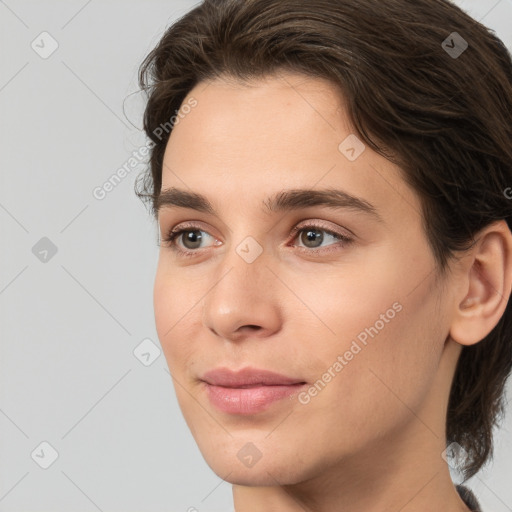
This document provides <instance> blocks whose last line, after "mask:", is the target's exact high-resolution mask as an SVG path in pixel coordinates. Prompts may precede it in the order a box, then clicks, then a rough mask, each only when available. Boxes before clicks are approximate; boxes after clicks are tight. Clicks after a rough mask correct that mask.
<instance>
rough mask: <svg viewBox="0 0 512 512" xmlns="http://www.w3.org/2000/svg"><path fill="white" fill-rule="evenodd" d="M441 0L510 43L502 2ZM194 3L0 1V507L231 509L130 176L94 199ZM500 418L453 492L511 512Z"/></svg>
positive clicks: (509, 441) (507, 427)
mask: <svg viewBox="0 0 512 512" xmlns="http://www.w3.org/2000/svg"><path fill="white" fill-rule="evenodd" d="M458 3H459V4H460V5H461V6H462V7H464V8H465V9H467V10H468V11H469V12H470V13H471V14H472V15H473V16H474V17H476V18H477V19H480V20H482V21H483V22H484V23H485V24H486V25H488V26H490V27H491V28H494V29H495V30H496V31H497V33H498V35H499V36H500V37H501V38H502V39H503V40H504V41H505V43H506V44H507V45H508V46H509V48H512V26H511V24H512V1H511V0H500V1H496V0H489V1H487V0H473V1H470V0H466V1H460V2H458ZM194 5H195V3H193V2H190V1H177V0H171V1H160V0H153V1H151V2H142V1H141V0H138V1H126V0H125V1H121V0H117V1H114V0H109V1H99V0H92V1H91V0H89V1H84V0H74V1H68V2H57V1H44V2H41V1H35V0H33V1H29V0H19V1H16V0H5V1H2V0H0V52H1V54H0V130H1V132H0V144H1V153H0V158H1V162H0V166H1V174H0V179H1V182H0V227H1V240H2V246H1V247H2V248H1V250H0V262H1V264H0V315H1V316H0V321H1V323H0V325H1V354H0V365H1V366H0V449H1V452H0V511H1V512H21V511H23V512H43V511H53V512H59V511H66V512H70V511H73V512H78V511H83V512H89V511H90V512H94V511H95V510H100V511H104V512H117V511H124V512H131V511H141V510H148V511H149V510H151V511H152V512H160V511H187V510H190V511H191V510H193V509H192V508H191V507H195V509H197V510H198V511H199V512H202V511H230V510H232V509H233V507H232V498H231V486H230V484H228V483H226V482H223V481H222V480H221V479H220V478H219V477H217V476H216V475H215V474H214V473H213V472H212V471H211V470H210V469H209V468H208V466H207V465H206V463H205V462H204V461H203V459H202V457H201V455H200V453H199V451H198V449H197V447H196V445H195V442H194V440H193V438H192V436H191V434H190V433H189V431H188V428H187V427H186V424H185V422H184V420H183V419H182V417H181V413H180V411H179V408H178V405H177V402H176V400H175V397H174V390H173V386H172V381H171V378H170V375H169V373H168V371H167V365H166V362H165V359H164V357H163V354H160V355H159V354H158V349H159V347H160V345H159V342H158V339H157V335H156V330H155V327H154V317H153V303H152V300H153V299H152V287H153V278H154V273H155V268H156V262H157V256H158V249H157V245H156V240H157V239H156V232H157V231H156V224H155V223H154V222H153V221H152V220H151V218H150V217H149V216H148V214H147V212H146V210H145V209H144V207H143V206H142V204H141V203H140V201H139V200H138V199H137V198H136V197H135V196H134V194H133V183H134V180H135V178H136V176H137V175H138V174H139V173H140V171H142V169H143V166H142V165H141V164H139V165H138V166H137V167H135V168H133V170H131V172H130V173H129V174H128V175H127V177H126V178H125V179H124V180H123V181H122V182H121V183H120V184H119V185H117V186H116V187H115V188H114V189H113V190H112V191H110V192H109V193H108V194H107V195H106V197H105V198H104V199H103V200H98V199H96V198H95V197H94V196H93V190H94V188H95V187H98V186H101V185H102V184H103V183H104V182H105V181H106V180H108V179H109V177H110V176H111V175H112V174H113V173H115V172H116V170H117V169H119V168H120V167H121V166H123V164H125V163H127V162H128V159H129V158H130V156H131V155H132V152H133V151H135V150H137V149H138V148H139V147H140V146H142V145H143V144H144V142H145V138H144V136H143V134H142V133H141V131H140V128H141V113H142V97H141V95H140V94H137V93H136V91H137V85H136V72H137V67H138V65H139V64H140V62H141V60H142V59H143V57H144V56H145V55H146V53H147V52H148V51H149V50H150V49H151V48H152V47H153V46H154V44H155V43H156V42H157V41H158V39H159V37H160V36H161V34H162V32H163V30H164V29H165V27H166V26H167V25H168V24H170V23H171V22H172V21H173V20H175V19H176V18H177V17H178V16H180V15H182V14H184V13H185V12H186V11H187V10H189V9H190V8H191V7H192V6H194ZM44 31H46V32H48V33H49V34H50V35H51V38H52V39H50V36H40V34H41V33H42V32H44ZM33 41H34V43H33V45H34V46H35V48H34V49H33V47H32V46H31V45H32V42H33ZM53 41H56V43H54V42H53ZM52 44H58V48H57V49H56V50H55V51H54V53H53V54H51V55H49V56H48V55H46V54H45V52H46V53H48V52H49V51H50V50H51V49H52V46H51V45H52ZM41 55H42V56H41ZM43 57H46V58H43ZM123 109H124V111H125V114H126V117H125V114H124V113H123ZM44 237H46V239H44V240H41V239H43V238H44ZM47 239H48V240H47ZM34 247H35V249H34ZM55 249H56V251H57V252H56V253H55V254H53V252H55ZM45 251H47V252H45ZM52 251H53V252H52ZM147 339H149V340H151V341H146V342H145V345H143V346H142V348H141V349H140V351H141V352H144V353H146V352H148V349H147V347H150V349H149V355H146V356H141V357H140V358H137V357H136V356H135V355H134V350H135V349H136V347H138V346H139V344H140V343H141V342H142V341H143V340H147ZM141 359H142V361H143V362H141ZM144 362H145V363H146V364H148V365H147V366H146V365H145V364H143V363H144ZM149 363H151V364H149ZM511 396H512V383H510V382H509V387H508V397H509V399H510V397H511ZM510 409H511V407H510V406H509V407H508V412H509V414H508V416H507V418H506V421H505V423H504V424H503V427H502V429H501V430H500V431H499V432H498V434H497V437H496V457H495V460H494V462H493V463H492V464H491V465H489V466H488V468H487V469H486V470H484V471H482V472H481V473H479V474H478V475H477V476H475V477H474V478H473V479H472V480H471V481H470V482H469V485H470V486H471V487H472V488H473V489H474V491H475V492H476V494H477V495H478V497H479V499H480V500H481V502H482V505H483V508H484V511H489V512H490V511H491V510H492V511H493V512H505V511H512V488H511V486H510V482H511V480H512V478H511V477H512V462H511V460H512V436H511V435H510V431H511V430H512V414H510ZM42 442H47V443H49V444H50V445H51V446H52V447H53V449H55V450H56V452H58V458H57V459H56V460H55V461H54V462H53V463H52V464H51V465H50V466H49V467H48V468H47V469H43V468H42V467H41V465H45V464H49V463H51V462H52V454H51V448H49V447H48V446H47V445H41V443H42ZM507 484H508V485H507Z"/></svg>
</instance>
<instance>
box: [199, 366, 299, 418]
mask: <svg viewBox="0 0 512 512" xmlns="http://www.w3.org/2000/svg"><path fill="white" fill-rule="evenodd" d="M201 380H202V381H203V383H204V385H205V391H206V394H207V396H208V399H209V400H210V403H211V404H212V405H213V406H215V407H216V408H217V409H219V410H220V411H222V412H224V413H227V414H237V415H252V414H257V413H259V412H263V411H265V410H267V409H268V408H269V407H270V406H271V405H272V404H274V403H276V402H281V403H283V399H285V398H290V397H292V396H293V395H295V394H296V393H298V392H299V391H300V389H301V388H303V387H304V386H306V382H305V381H304V380H301V379H296V378H291V377H287V376H285V375H281V374H278V373H274V372H270V371H268V370H262V369H254V368H244V369H242V370H240V371H232V370H229V369H228V368H217V369H214V370H211V371H209V372H207V373H205V374H204V375H203V377H202V378H201Z"/></svg>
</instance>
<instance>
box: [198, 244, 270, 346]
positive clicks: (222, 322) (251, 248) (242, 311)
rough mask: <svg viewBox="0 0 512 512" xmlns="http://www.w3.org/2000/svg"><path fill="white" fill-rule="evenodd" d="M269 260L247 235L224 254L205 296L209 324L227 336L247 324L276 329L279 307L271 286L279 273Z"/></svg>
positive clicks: (205, 310) (205, 320)
mask: <svg viewBox="0 0 512 512" xmlns="http://www.w3.org/2000/svg"><path fill="white" fill-rule="evenodd" d="M235 236H236V235H235ZM268 263H269V262H268V257H267V255H266V253H265V251H264V250H263V247H262V245H261V244H260V243H259V242H258V241H256V239H255V238H252V237H246V238H244V239H242V241H241V242H239V243H238V244H233V246H232V247H231V248H230V250H229V252H228V253H227V254H225V255H224V256H223V260H222V263H221V264H220V267H219V269H220V270H219V272H218V274H217V281H216V282H215V284H213V286H212V287H211V289H210V290H209V292H208V293H207V295H206V296H205V298H204V302H203V323H204V324H205V326H207V327H208V328H209V329H210V330H213V331H214V332H215V333H217V334H218V335H220V336H223V337H225V338H230V337H231V336H233V334H234V333H235V331H237V329H239V328H240V327H242V326H244V325H251V326H259V327H263V328H264V329H265V330H266V329H271V330H272V329H274V328H275V326H276V322H277V320H278V319H277V309H278V308H277V304H276V303H275V297H273V296H272V295H273V293H274V291H275V289H274V288H273V287H271V282H272V280H273V279H275V276H274V275H273V274H272V272H271V271H270V270H269V269H268V268H267V265H268Z"/></svg>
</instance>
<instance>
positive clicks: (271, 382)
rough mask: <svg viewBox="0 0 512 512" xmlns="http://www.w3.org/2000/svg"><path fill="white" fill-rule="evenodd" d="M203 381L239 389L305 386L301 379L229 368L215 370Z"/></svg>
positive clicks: (204, 377) (267, 371) (247, 369)
mask: <svg viewBox="0 0 512 512" xmlns="http://www.w3.org/2000/svg"><path fill="white" fill-rule="evenodd" d="M201 380H203V381H205V382H206V383H208V384H211V385H213V386H224V387H229V388H238V387H243V386H256V385H258V384H259V385H261V386H290V385H292V384H304V381H303V380H301V379H295V378H293V377H287V376H286V375H281V374H279V373H275V372H271V371H269V370H263V369H259V368H242V369H241V370H238V371H233V370H230V369H229V368H215V369H213V370H210V371H208V372H206V373H205V374H204V375H203V376H202V378H201Z"/></svg>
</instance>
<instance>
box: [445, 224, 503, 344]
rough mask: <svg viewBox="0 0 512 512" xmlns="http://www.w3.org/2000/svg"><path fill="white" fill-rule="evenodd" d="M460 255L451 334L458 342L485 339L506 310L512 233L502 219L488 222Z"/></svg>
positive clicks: (474, 342) (463, 342)
mask: <svg viewBox="0 0 512 512" xmlns="http://www.w3.org/2000/svg"><path fill="white" fill-rule="evenodd" d="M476 238H477V242H476V243H475V244H474V246H473V247H472V248H471V249H470V251H469V252H468V254H467V255H466V256H465V257H464V258H463V259H464V261H465V262H466V263H465V272H462V273H461V274H460V277H459V278H458V279H460V280H462V281H463V282H462V283H461V287H460V288H461V290H464V292H463V293H461V295H462V299H461V296H457V297H454V300H455V301H456V303H455V304H454V308H455V311H454V316H453V320H452V325H451V329H450V337H451V338H452V339H453V340H454V341H455V342H457V343H460V344H461V345H474V344H476V343H478V342H479V341H481V340H482V339H484V338H485V337H486V336H487V335H488V334H489V333H490V332H491V331H492V330H493V329H494V327H495V326H496V325H497V324H498V322H499V321H500V319H501V317H502V316H503V314H504V312H505V308H506V306H507V303H508V300H509V297H510V292H511V287H512V233H511V232H510V229H509V227H508V225H507V223H506V222H505V221H504V220H500V221H498V222H495V223H493V224H490V225H489V226H487V227H486V228H484V229H483V230H482V231H481V232H480V233H479V234H478V236H477V237H476Z"/></svg>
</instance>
